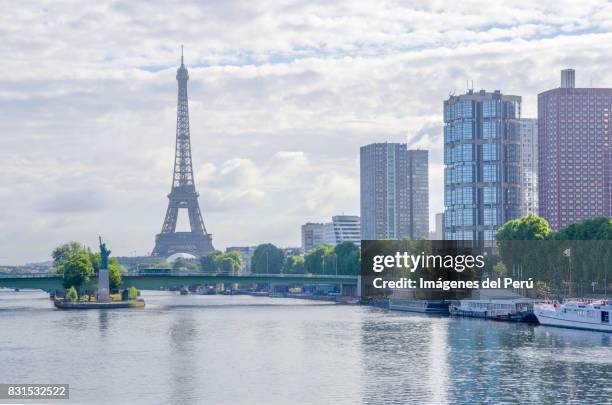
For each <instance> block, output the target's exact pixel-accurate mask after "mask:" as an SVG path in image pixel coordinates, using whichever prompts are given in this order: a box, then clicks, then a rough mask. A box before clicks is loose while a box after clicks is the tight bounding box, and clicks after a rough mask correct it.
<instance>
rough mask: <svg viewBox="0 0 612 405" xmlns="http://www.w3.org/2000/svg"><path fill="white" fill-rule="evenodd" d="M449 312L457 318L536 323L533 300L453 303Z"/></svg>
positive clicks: (490, 300)
mask: <svg viewBox="0 0 612 405" xmlns="http://www.w3.org/2000/svg"><path fill="white" fill-rule="evenodd" d="M449 310H450V314H451V315H455V316H467V317H473V318H487V319H496V320H500V321H517V322H535V317H534V316H533V300H530V299H527V298H521V299H489V300H473V299H472V300H459V301H451V305H450V308H449Z"/></svg>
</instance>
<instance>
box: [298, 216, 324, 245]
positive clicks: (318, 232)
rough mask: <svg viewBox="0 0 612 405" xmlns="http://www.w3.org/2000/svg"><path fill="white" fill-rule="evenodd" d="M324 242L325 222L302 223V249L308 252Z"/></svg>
mask: <svg viewBox="0 0 612 405" xmlns="http://www.w3.org/2000/svg"><path fill="white" fill-rule="evenodd" d="M324 243H325V224H323V223H315V222H307V223H305V224H304V225H302V250H303V251H304V253H308V252H309V251H311V250H312V249H314V248H316V247H317V246H320V245H322V244H324Z"/></svg>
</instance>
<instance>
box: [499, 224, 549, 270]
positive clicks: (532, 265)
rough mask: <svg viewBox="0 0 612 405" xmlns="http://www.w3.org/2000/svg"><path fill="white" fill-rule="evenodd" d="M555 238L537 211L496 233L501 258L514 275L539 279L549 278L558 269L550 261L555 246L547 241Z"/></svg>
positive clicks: (505, 225) (504, 226)
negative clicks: (536, 213)
mask: <svg viewBox="0 0 612 405" xmlns="http://www.w3.org/2000/svg"><path fill="white" fill-rule="evenodd" d="M552 237H553V232H552V229H551V228H550V225H549V224H548V222H547V221H546V220H545V219H544V218H541V217H539V216H537V215H535V214H529V215H527V216H524V217H522V218H517V219H514V220H512V221H508V222H506V223H505V224H504V225H502V226H501V227H500V228H499V229H498V230H497V233H496V235H495V238H496V239H497V240H498V244H499V253H500V256H501V259H502V261H503V263H504V264H505V265H506V269H507V270H508V271H510V272H511V275H512V276H515V277H516V275H520V276H521V277H522V278H527V277H534V278H537V279H540V280H541V279H547V278H550V277H551V273H552V272H555V271H557V270H556V269H555V268H554V267H553V266H552V262H551V257H552V255H554V254H555V253H554V252H553V251H551V249H552V250H554V248H553V246H552V244H551V243H550V242H545V241H549V240H550V239H552ZM525 241H529V242H525ZM549 251H550V252H549Z"/></svg>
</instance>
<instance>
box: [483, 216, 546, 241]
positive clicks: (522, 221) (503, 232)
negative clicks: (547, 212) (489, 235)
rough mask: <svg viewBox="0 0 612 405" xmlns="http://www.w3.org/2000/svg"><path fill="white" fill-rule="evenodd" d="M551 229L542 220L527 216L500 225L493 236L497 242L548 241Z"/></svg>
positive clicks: (537, 217)
mask: <svg viewBox="0 0 612 405" xmlns="http://www.w3.org/2000/svg"><path fill="white" fill-rule="evenodd" d="M552 236H553V233H552V229H551V228H550V225H549V224H548V221H546V220H545V219H544V218H542V217H539V216H537V215H535V214H529V215H527V216H525V217H522V218H517V219H514V220H512V221H508V222H506V223H505V224H504V225H502V226H501V227H500V228H499V229H498V230H497V233H496V235H495V238H496V239H497V240H548V239H551V238H552Z"/></svg>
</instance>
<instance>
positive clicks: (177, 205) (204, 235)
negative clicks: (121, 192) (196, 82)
mask: <svg viewBox="0 0 612 405" xmlns="http://www.w3.org/2000/svg"><path fill="white" fill-rule="evenodd" d="M176 80H177V81H178V103H177V108H176V149H175V154H174V174H173V176H172V187H171V189H170V194H168V200H169V201H168V209H167V210H166V217H165V219H164V224H163V225H162V230H161V232H160V233H159V234H157V235H156V236H155V247H154V248H153V252H151V256H156V257H168V256H171V255H173V254H175V253H189V254H192V255H194V256H196V257H199V256H201V255H202V254H204V253H207V252H212V251H213V250H214V248H213V245H212V235H211V234H209V233H208V232H207V231H206V227H205V226H204V220H203V219H202V213H201V211H200V205H199V203H198V197H199V194H198V193H197V192H196V189H195V181H194V178H193V165H192V161H191V134H190V131H189V105H188V97H187V81H188V80H189V72H188V71H187V68H186V67H185V64H184V60H183V45H181V66H180V67H179V68H178V69H177V71H176ZM181 209H186V210H187V214H188V215H189V225H190V227H191V231H190V232H177V231H176V223H177V219H178V214H179V210H181Z"/></svg>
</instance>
